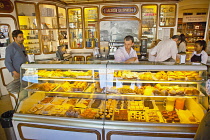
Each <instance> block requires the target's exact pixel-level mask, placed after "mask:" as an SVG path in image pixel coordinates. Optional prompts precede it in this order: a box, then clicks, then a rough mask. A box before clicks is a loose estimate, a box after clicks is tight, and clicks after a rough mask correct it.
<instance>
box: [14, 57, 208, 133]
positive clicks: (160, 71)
mask: <svg viewBox="0 0 210 140" xmlns="http://www.w3.org/2000/svg"><path fill="white" fill-rule="evenodd" d="M206 76H207V67H206V66H204V65H200V66H196V65H173V64H168V63H167V65H166V63H155V64H154V63H148V62H145V63H144V62H142V63H136V64H114V63H110V62H107V63H104V62H103V64H102V63H99V62H97V63H95V62H91V61H88V62H77V61H74V62H73V63H69V62H59V61H50V62H49V61H48V62H44V61H42V62H37V63H36V64H23V65H22V67H21V79H22V80H21V83H22V90H21V93H20V96H19V101H18V102H19V103H18V107H17V110H16V113H15V114H14V117H13V120H14V123H15V126H17V125H18V123H20V122H19V120H21V123H22V122H24V121H26V122H24V123H28V124H31V123H42V124H43V125H46V126H48V125H49V124H56V125H62V126H63V127H65V126H66V125H67V126H68V127H69V126H74V127H79V128H84V127H85V128H87V127H88V128H90V127H91V129H93V128H95V129H98V128H100V129H102V128H104V130H105V134H109V133H111V132H113V131H116V130H120V131H121V132H122V131H132V130H134V129H135V128H137V131H139V132H141V131H154V132H155V133H157V132H158V133H165V132H167V135H168V134H173V133H183V134H185V136H186V135H191V134H193V133H195V131H196V128H197V127H198V124H199V123H200V122H201V119H202V118H203V116H204V114H205V111H206V109H207V107H208V97H207V96H206V91H205V83H206ZM41 118H44V120H42V119H41ZM25 119H27V120H25ZM41 120H42V121H41ZM58 120H59V121H58ZM78 122H79V123H78ZM81 122H83V123H84V124H85V125H83V123H81ZM154 123H155V125H156V126H158V128H154ZM169 125H170V128H169ZM15 126H14V128H15ZM113 126H114V127H113ZM160 127H161V129H159V128H160ZM138 128H141V129H138ZM171 128H172V129H171ZM16 131H17V130H16ZM189 133H190V134H189ZM110 135H111V134H109V136H110Z"/></svg>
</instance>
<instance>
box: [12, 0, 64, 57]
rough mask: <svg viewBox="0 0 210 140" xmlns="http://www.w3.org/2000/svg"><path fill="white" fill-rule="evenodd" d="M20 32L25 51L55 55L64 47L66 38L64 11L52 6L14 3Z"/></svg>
mask: <svg viewBox="0 0 210 140" xmlns="http://www.w3.org/2000/svg"><path fill="white" fill-rule="evenodd" d="M15 4H16V10H17V17H18V23H19V28H20V30H22V31H23V33H24V36H25V41H24V46H25V48H26V50H27V51H28V52H30V53H34V54H41V52H42V53H44V54H49V53H55V52H56V50H57V46H59V45H66V48H68V40H67V39H68V36H67V26H66V9H65V8H62V7H58V6H56V5H53V4H44V3H39V4H38V5H36V4H35V3H30V2H15Z"/></svg>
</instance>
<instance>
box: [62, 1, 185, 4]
mask: <svg viewBox="0 0 210 140" xmlns="http://www.w3.org/2000/svg"><path fill="white" fill-rule="evenodd" d="M58 1H60V2H64V3H66V4H67V5H69V4H100V3H125V2H170V1H171V2H180V1H182V0H58Z"/></svg>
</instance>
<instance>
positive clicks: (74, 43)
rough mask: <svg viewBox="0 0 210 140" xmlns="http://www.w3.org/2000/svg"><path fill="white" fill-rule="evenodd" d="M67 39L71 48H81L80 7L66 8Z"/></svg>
mask: <svg viewBox="0 0 210 140" xmlns="http://www.w3.org/2000/svg"><path fill="white" fill-rule="evenodd" d="M68 18H69V19H68V21H69V23H68V26H69V33H70V34H69V41H70V48H71V49H82V48H83V45H82V44H83V39H82V38H83V37H82V34H83V28H82V9H81V8H71V9H68Z"/></svg>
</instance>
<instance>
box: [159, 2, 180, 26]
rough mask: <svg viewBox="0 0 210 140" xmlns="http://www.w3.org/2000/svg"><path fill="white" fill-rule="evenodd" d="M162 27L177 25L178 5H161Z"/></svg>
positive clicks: (160, 23)
mask: <svg viewBox="0 0 210 140" xmlns="http://www.w3.org/2000/svg"><path fill="white" fill-rule="evenodd" d="M159 14H160V15H159V17H160V19H159V20H160V22H159V25H160V27H174V26H175V25H176V5H175V4H161V5H160V13H159Z"/></svg>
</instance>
